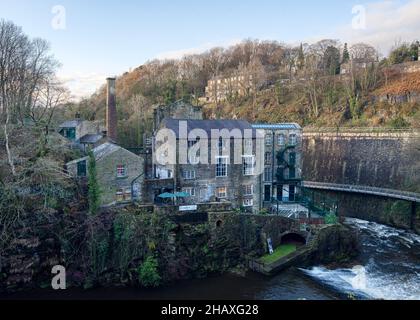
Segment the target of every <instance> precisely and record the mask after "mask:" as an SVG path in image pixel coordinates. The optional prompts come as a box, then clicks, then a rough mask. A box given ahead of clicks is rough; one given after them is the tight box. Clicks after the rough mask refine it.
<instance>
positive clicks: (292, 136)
mask: <svg viewBox="0 0 420 320" xmlns="http://www.w3.org/2000/svg"><path fill="white" fill-rule="evenodd" d="M289 144H290V145H291V146H295V145H296V144H297V139H296V135H295V134H293V133H292V134H290V136H289Z"/></svg>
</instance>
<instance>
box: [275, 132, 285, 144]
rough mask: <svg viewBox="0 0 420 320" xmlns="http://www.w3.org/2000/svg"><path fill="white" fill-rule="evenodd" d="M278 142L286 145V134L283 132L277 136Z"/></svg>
mask: <svg viewBox="0 0 420 320" xmlns="http://www.w3.org/2000/svg"><path fill="white" fill-rule="evenodd" d="M277 143H278V145H279V146H284V145H285V143H286V139H285V137H284V134H282V133H281V134H279V135H278V136H277Z"/></svg>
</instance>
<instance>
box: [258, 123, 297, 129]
mask: <svg viewBox="0 0 420 320" xmlns="http://www.w3.org/2000/svg"><path fill="white" fill-rule="evenodd" d="M252 127H253V128H254V129H262V130H301V129H302V127H301V126H300V125H298V124H297V123H274V124H264V123H256V124H253V125H252Z"/></svg>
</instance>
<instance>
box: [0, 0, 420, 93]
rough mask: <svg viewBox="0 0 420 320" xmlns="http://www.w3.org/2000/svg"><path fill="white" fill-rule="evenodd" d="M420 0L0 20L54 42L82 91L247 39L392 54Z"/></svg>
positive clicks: (28, 5)
mask: <svg viewBox="0 0 420 320" xmlns="http://www.w3.org/2000/svg"><path fill="white" fill-rule="evenodd" d="M419 2H420V0H383V1H380V0H377V1H373V2H371V3H364V2H363V1H362V2H361V1H353V0H319V1H313V0H300V1H298V0H295V1H292V0H290V1H287V0H259V1H257V0H225V1H222V0H212V1H209V0H207V1H200V0H172V1H170V0H154V1H150V0H149V1H142V0H140V1H139V0H137V1H135V0H120V1H108V0H84V1H83V0H13V1H11V0H0V18H5V19H7V20H12V21H14V22H15V23H16V24H18V25H20V26H22V27H23V29H24V32H25V33H27V34H29V35H31V36H36V37H41V38H44V39H46V40H48V41H49V42H50V43H51V46H52V51H53V53H54V55H55V56H56V57H57V59H58V60H59V61H60V62H61V63H62V65H63V66H62V68H61V70H60V76H61V77H62V78H63V79H64V80H65V81H67V82H68V83H69V86H70V87H71V89H72V91H73V93H74V94H76V95H82V94H89V93H92V92H93V90H94V89H96V88H97V86H98V85H100V84H101V83H102V82H103V80H102V79H103V78H104V77H106V76H107V75H118V74H121V73H123V72H125V71H128V70H129V69H130V68H133V67H136V66H139V65H140V64H142V63H144V62H145V61H147V60H151V59H153V58H156V57H179V56H182V54H184V53H189V52H200V51H204V50H206V49H208V48H210V47H212V46H216V45H222V46H227V45H229V44H232V43H235V42H238V41H240V40H242V39H245V38H258V39H270V40H278V41H283V42H287V43H297V42H299V41H308V42H311V41H316V40H319V39H321V38H323V37H334V38H340V39H341V40H342V41H343V42H344V41H348V42H356V41H357V42H359V41H358V40H360V41H370V42H376V43H373V44H374V45H375V46H378V48H379V49H381V50H385V51H386V50H387V49H389V46H387V44H389V43H390V42H395V41H397V40H398V39H396V38H402V40H411V38H413V37H414V34H416V33H417V34H418V33H419V31H420V24H416V22H415V21H416V20H419V21H420V3H419ZM358 4H363V5H365V6H366V9H367V11H368V17H371V18H370V20H369V19H367V22H368V28H367V30H364V31H363V32H360V31H357V32H356V31H354V30H351V27H350V26H351V23H352V19H353V17H354V15H353V14H352V8H353V7H354V6H355V5H358ZM56 5H61V6H63V7H64V8H65V17H66V28H65V29H64V30H55V29H54V28H52V26H51V21H52V19H53V18H54V16H55V15H54V14H53V13H52V12H51V10H52V8H53V7H54V6H56ZM417 8H418V9H419V10H418V12H417V13H415V12H414V13H413V10H414V9H417ZM414 11H415V10H414ZM407 15H408V16H409V17H408V20H409V22H408V25H407V22H406V20H407ZM391 20H392V21H394V20H395V21H400V22H398V24H397V25H395V23H394V24H393V26H388V27H389V28H391V27H392V28H393V29H395V26H397V27H398V28H400V29H401V32H400V33H398V32H397V33H395V32H394V33H392V34H390V32H389V30H387V29H386V28H382V27H381V26H382V25H384V24H385V22H386V21H391ZM369 21H370V22H371V25H370V26H369ZM390 23H391V22H390ZM416 28H417V30H415V29H416ZM413 29H414V30H413ZM407 30H408V31H407ZM392 37H394V39H393V38H392Z"/></svg>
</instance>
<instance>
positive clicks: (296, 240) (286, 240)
mask: <svg viewBox="0 0 420 320" xmlns="http://www.w3.org/2000/svg"><path fill="white" fill-rule="evenodd" d="M281 244H294V245H296V246H298V247H300V246H304V245H306V239H305V237H303V236H302V235H300V234H298V233H288V234H285V235H284V236H282V237H281Z"/></svg>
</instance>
